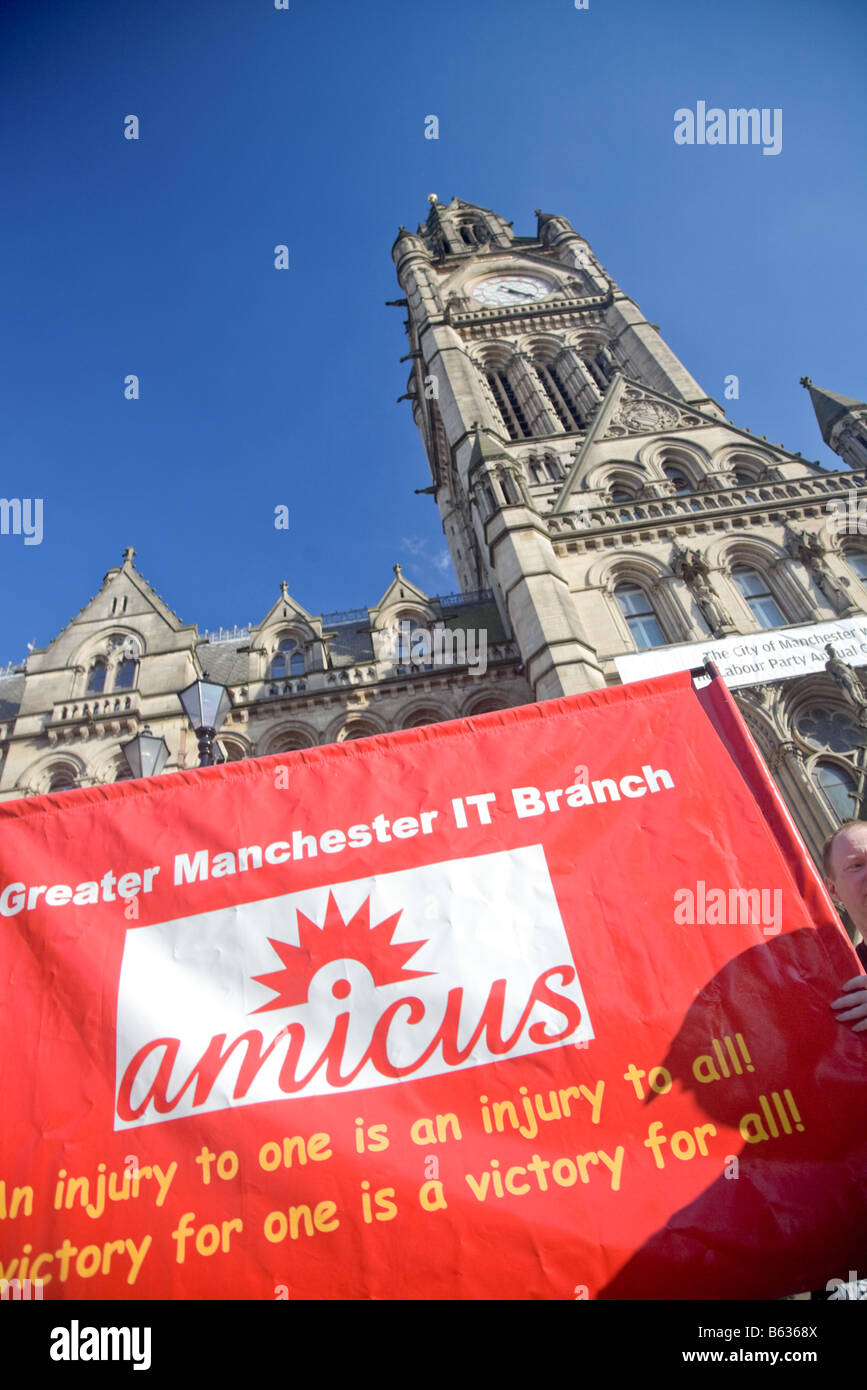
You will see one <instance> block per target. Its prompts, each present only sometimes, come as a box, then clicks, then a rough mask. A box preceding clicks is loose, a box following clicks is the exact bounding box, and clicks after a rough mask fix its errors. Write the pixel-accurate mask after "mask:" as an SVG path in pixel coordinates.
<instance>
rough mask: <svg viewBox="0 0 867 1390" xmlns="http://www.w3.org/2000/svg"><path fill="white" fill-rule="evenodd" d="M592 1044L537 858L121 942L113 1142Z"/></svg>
mask: <svg viewBox="0 0 867 1390" xmlns="http://www.w3.org/2000/svg"><path fill="white" fill-rule="evenodd" d="M592 1037H593V1031H592V1027H591V1024H590V1019H589V1017H588V1015H587V1009H586V1005H585V1002H584V996H583V993H582V990H581V984H580V981H579V979H578V972H577V969H576V967H575V962H574V960H573V959H572V953H571V950H570V948H569V943H568V940H567V937H566V932H565V930H564V927H563V922H562V919H561V917H560V912H559V908H558V905H557V900H556V897H555V895H554V888H553V885H552V883H551V878H550V875H549V873H548V866H547V863H546V861H545V855H544V851H543V849H542V847H541V846H540V845H533V846H530V847H529V848H523V849H516V850H507V851H503V852H500V853H497V854H489V855H482V856H479V857H477V858H472V859H451V860H446V861H444V862H442V863H439V864H432V865H425V866H423V867H420V868H416V869H405V870H399V871H397V872H395V873H391V874H380V875H377V876H376V877H375V878H368V879H357V880H354V881H350V882H346V883H341V884H334V885H331V886H330V887H323V888H318V889H312V890H307V891H304V892H299V893H290V894H287V895H285V896H283V897H279V898H270V899H268V900H266V901H264V902H255V903H243V904H238V905H235V906H232V907H226V908H221V909H219V910H217V911H214V912H207V913H202V914H200V915H198V916H195V917H187V918H182V919H180V920H178V921H174V922H164V923H160V924H159V925H156V926H150V927H135V928H131V929H130V930H129V931H128V932H127V935H126V941H125V945H124V955H123V963H122V966H121V975H120V989H119V992H118V1021H117V1088H116V1096H117V1100H116V1108H117V1113H116V1119H115V1128H117V1129H125V1128H130V1127H132V1126H135V1125H141V1124H153V1123H157V1122H159V1121H162V1120H169V1119H177V1118H180V1117H182V1116H187V1115H193V1114H200V1113H204V1112H206V1111H213V1110H223V1109H227V1108H230V1107H234V1106H239V1105H252V1104H257V1103H261V1102H263V1101H274V1100H283V1099H289V1098H292V1097H304V1096H314V1095H324V1094H327V1093H329V1092H335V1091H340V1090H362V1089H365V1088H369V1087H372V1086H382V1085H387V1084H390V1083H392V1084H394V1083H397V1082H400V1081H402V1080H404V1079H405V1078H407V1077H409V1076H413V1077H424V1076H435V1075H439V1074H441V1073H443V1072H447V1071H452V1070H461V1069H465V1068H468V1067H473V1066H479V1065H480V1064H482V1063H485V1062H490V1061H494V1060H496V1059H498V1058H501V1057H505V1056H524V1055H526V1054H528V1053H532V1052H539V1051H543V1050H545V1049H546V1048H550V1047H554V1046H559V1045H561V1044H565V1043H567V1042H568V1043H572V1044H574V1043H576V1042H579V1041H582V1040H586V1039H590V1038H592Z"/></svg>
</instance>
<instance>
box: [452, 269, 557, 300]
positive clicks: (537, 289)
mask: <svg viewBox="0 0 867 1390" xmlns="http://www.w3.org/2000/svg"><path fill="white" fill-rule="evenodd" d="M553 288H554V286H553V285H552V284H551V283H550V282H549V281H548V280H541V279H539V278H538V277H537V276H535V275H489V276H488V277H487V279H485V280H480V281H479V283H478V284H477V285H475V286H474V287H473V289H472V291H471V293H472V295H473V298H474V299H478V300H479V301H480V302H481V303H482V304H496V305H503V304H529V303H530V301H531V300H533V299H544V298H545V295H546V294H550V293H551V291H552V289H553Z"/></svg>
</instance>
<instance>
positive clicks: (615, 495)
mask: <svg viewBox="0 0 867 1390" xmlns="http://www.w3.org/2000/svg"><path fill="white" fill-rule="evenodd" d="M634 500H635V493H634V492H633V491H632V488H630V487H627V486H626V484H625V483H615V484H614V486H613V487H612V489H611V501H612V502H613V503H614V505H615V506H616V507H619V506H622V505H623V504H624V503H625V502H633V501H634Z"/></svg>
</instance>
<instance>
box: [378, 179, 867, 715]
mask: <svg viewBox="0 0 867 1390" xmlns="http://www.w3.org/2000/svg"><path fill="white" fill-rule="evenodd" d="M429 202H430V204H431V206H430V211H429V214H428V217H427V220H426V221H425V222H424V223H423V224H420V225H419V227H418V230H417V231H416V232H410V231H407V230H406V228H404V227H401V228H400V232H399V235H398V238H397V241H396V242H395V244H394V247H393V252H392V254H393V257H394V261H395V265H396V268H397V276H398V279H399V281H400V285H401V287H402V290H403V292H404V295H405V300H402V301H398V302H400V303H405V304H406V307H407V311H408V316H407V320H406V329H407V333H408V336H409V347H410V351H409V358H410V359H411V361H412V371H411V375H410V379H409V384H408V387H407V393H408V399H409V400H411V402H412V408H413V413H414V417H415V421H416V424H417V426H418V428H419V431H420V433H421V436H422V440H423V442H424V447H425V451H426V454H427V458H428V463H429V466H430V471H431V476H432V487H431V489H430V490H431V492H433V494H434V495H435V497H436V501H437V505H438V507H439V509H440V513H441V516H442V523H443V530H444V532H445V536H446V540H447V542H448V545H449V548H450V551H451V556H452V561H453V563H454V567H455V571H456V573H457V576H458V582H459V584H460V586H461V590H462V592H464V593H468V592H470V591H473V590H477V589H491V590H492V591H493V593H494V596H495V599H496V602H497V604H498V606H499V608H500V612H501V615H502V618H503V621H504V623H505V624H506V627H507V630H510V631H511V632H512V633H513V634H514V637H515V640H516V641H517V643H518V647H519V649H520V652H521V656H522V660H523V663H524V667H525V671H526V674H527V679H528V681H529V683H530V686H531V688H532V689H533V691H534V694H535V697H536V699H548V698H552V697H556V696H558V695H564V694H573V693H578V692H581V691H585V690H590V689H594V688H598V687H600V686H602V685H604V684H607V683H615V682H617V681H618V680H619V676H618V671H617V666H616V660H617V658H618V657H619V656H621V655H625V654H627V653H631V652H635V650H636V649H639V650H641V649H644V648H648V647H655V646H666V645H676V644H678V643H687V642H701V641H706V640H709V639H711V638H713V637H722V636H726V635H731V634H734V633H738V632H747V633H748V632H751V631H755V630H757V627H761V626H765V627H767V626H784V625H785V624H786V623H802V622H806V621H809V620H811V619H812V620H816V619H818V618H821V617H824V618H832V617H835V616H836V615H838V614H841V613H844V612H851V611H853V610H854V609H855V608H861V607H863V604H864V596H863V593H862V590H861V586H860V585H858V586H857V588H856V587H853V585H852V578H853V576H852V574H851V571H850V570H849V569H848V568H847V565H846V563H845V561H844V557H843V555H842V552H841V549H840V545H839V542H838V541H836V540H834V539H833V538H831V537H829V536H827V535H825V534H824V533H822V534H819V533H818V532H819V530H820V529H821V528H817V527H816V526H815V518H817V517H819V516H820V515H821V512H820V509H821V508H822V507H823V505H824V502H825V500H826V498H825V494H826V492H827V488H828V485H827V482H826V481H824V480H826V479H827V478H828V477H829V476H830V475H828V473H827V472H826V471H825V470H823V469H821V468H820V466H819V465H818V464H808V463H806V462H805V461H804V460H802V459H801V457H800V455H799V454H793V453H792V452H791V451H789V450H787V449H785V448H784V447H783V446H782V445H779V446H777V445H771V444H768V443H767V441H766V440H764V439H761V440H759V439H756V438H755V437H754V436H753V435H751V433H750V431H749V430H746V429H744V428H740V427H737V426H735V425H734V424H733V423H731V422H730V421H729V420H727V419H726V416H725V412H724V411H723V409H722V407H721V406H720V405H719V404H718V403H717V402H716V401H714V400H713V399H711V398H710V397H709V396H708V395H707V393H706V392H705V391H704V390H703V389H702V387H701V386H700V385H699V384H698V382H697V381H696V380H695V379H694V377H693V376H692V375H691V374H690V373H689V372H688V371H687V369H686V367H685V366H684V365H683V363H682V362H680V361H679V360H678V358H677V357H676V356H675V354H674V353H673V352H672V351H671V349H670V348H669V347H668V346H667V345H666V343H665V342H664V341H663V339H662V337H661V336H660V333H659V330H658V328H657V326H656V325H655V324H653V323H650V322H648V320H647V319H646V317H645V316H644V314H643V313H642V311H641V309H640V308H639V306H638V305H637V304H636V303H635V301H634V300H633V299H631V298H630V297H629V296H628V295H627V294H625V293H624V292H623V291H622V290H621V289H620V287H619V286H618V285H617V283H616V282H615V281H614V280H613V279H612V277H611V275H609V273H608V272H607V271H606V270H605V268H604V267H603V266H602V265H601V264H600V262H599V260H598V259H597V257H596V255H595V254H594V252H593V249H592V248H591V246H590V245H589V243H588V242H587V241H586V240H585V238H584V237H582V236H581V235H579V233H578V232H576V231H575V229H574V228H573V227H572V225H571V223H570V222H569V221H568V220H567V219H566V218H565V217H561V216H556V215H551V214H548V213H544V212H541V211H538V210H537V212H536V232H535V235H534V236H516V235H515V233H514V231H513V228H512V223H510V222H506V221H505V220H504V219H503V218H502V217H501V216H499V214H497V213H495V212H492V211H490V209H488V208H483V207H478V206H476V205H475V204H473V203H467V202H464V201H463V200H461V199H458V198H453V199H452V201H451V202H450V203H448V204H443V203H440V202H439V201H438V200H437V198H436V197H435V195H431V197H430V199H429ZM813 493H815V494H816V495H815V497H813V496H812V494H813ZM809 500H812V503H813V505H811V506H805V505H803V504H804V503H805V501H809ZM769 503H773V504H774V505H773V506H771V507H770V508H769ZM798 503H800V504H801V505H800V506H799V505H797V504H798ZM784 512H785V513H786V515H785V516H784ZM789 513H791V515H789ZM808 517H812V518H813V519H814V520H813V521H812V522H811V523H810V526H809V527H808V530H812V531H816V534H815V535H813V536H812V539H811V538H810V537H809V536H808V537H807V538H806V539H805V538H804V536H803V535H802V534H801V530H799V529H798V527H797V525H795V523H797V522H799V521H802V520H804V519H805V518H808ZM787 521H788V522H791V525H787ZM793 527H794V529H792V528H793ZM808 552H809V554H808ZM805 556H806V557H807V559H806V560H805V558H804V557H805ZM811 567H812V568H811Z"/></svg>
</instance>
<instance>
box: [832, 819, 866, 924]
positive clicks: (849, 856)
mask: <svg viewBox="0 0 867 1390" xmlns="http://www.w3.org/2000/svg"><path fill="white" fill-rule="evenodd" d="M831 873H832V877H831V878H829V879H827V880H826V882H827V884H828V888H829V890H830V892H831V895H832V897H835V898H836V899H837V900H838V901H839V902H841V903H842V904H843V906H844V907H845V909H846V911H847V912H848V913H849V916H850V917H851V918H852V921H853V922H854V923H855V926H856V927H857V928H858V930H859V931H860V932H861V934H862V936H867V825H853V826H850V827H849V829H848V830H844V831H842V832H841V834H839V835H838V836H837V838H836V840H835V841H834V847H833V850H832V852H831Z"/></svg>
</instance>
